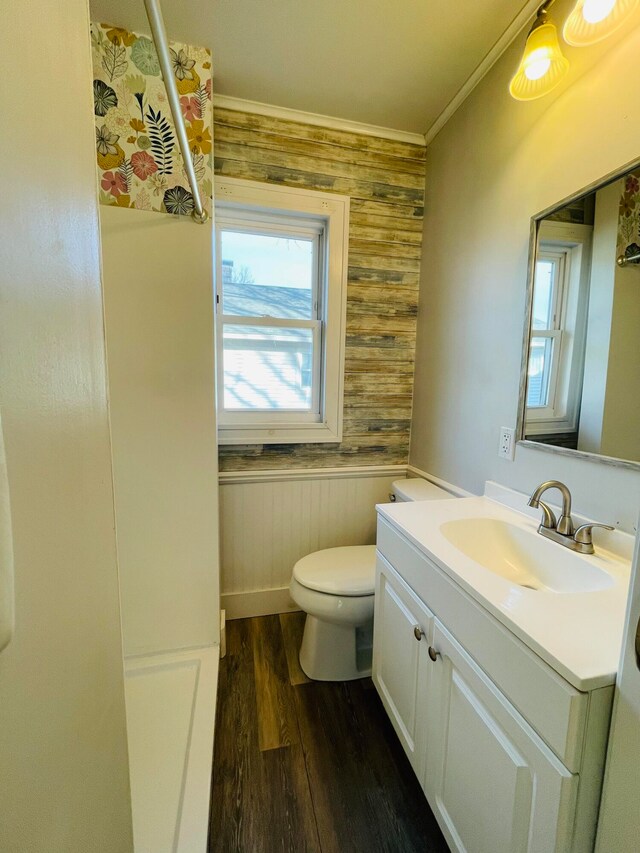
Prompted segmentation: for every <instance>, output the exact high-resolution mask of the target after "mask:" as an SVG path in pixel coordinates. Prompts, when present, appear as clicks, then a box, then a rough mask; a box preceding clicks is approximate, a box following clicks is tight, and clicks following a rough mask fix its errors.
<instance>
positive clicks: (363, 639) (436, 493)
mask: <svg viewBox="0 0 640 853" xmlns="http://www.w3.org/2000/svg"><path fill="white" fill-rule="evenodd" d="M392 488H393V491H392V493H391V494H390V495H389V498H390V499H391V500H392V501H417V500H420V501H427V500H446V499H448V498H453V495H451V494H449V492H445V491H444V490H443V489H440V488H439V487H438V486H435V485H434V484H433V483H429V482H427V481H426V480H421V479H408V480H396V481H395V482H394V483H393V487H392ZM375 577H376V546H375V545H348V546H345V547H341V548H326V549H324V550H322V551H315V552H314V553H312V554H307V556H306V557H303V558H302V559H301V560H298V562H297V563H296V564H295V566H294V567H293V576H292V578H291V584H290V586H289V592H290V594H291V598H292V599H293V600H294V602H295V603H296V604H297V605H298V607H299V608H300V609H301V610H304V611H305V613H306V614H307V617H306V620H305V626H304V635H303V638H302V645H301V647H300V666H301V667H302V669H303V671H304V672H305V673H306V675H307V676H308V677H309V678H312V679H314V680H316V681H352V680H353V679H356V678H365V677H366V676H368V675H371V649H372V643H373V602H374V589H375Z"/></svg>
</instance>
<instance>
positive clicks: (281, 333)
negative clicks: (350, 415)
mask: <svg viewBox="0 0 640 853" xmlns="http://www.w3.org/2000/svg"><path fill="white" fill-rule="evenodd" d="M348 212H349V199H348V198H346V197H344V196H337V195H334V194H333V193H331V194H329V193H319V192H313V191H308V190H300V189H296V188H289V187H277V186H271V185H267V184H257V183H254V182H251V181H242V180H232V179H226V180H223V179H217V180H216V303H217V324H216V326H217V359H218V371H217V382H218V413H219V416H218V422H219V436H220V441H221V443H223V444H224V443H226V444H245V443H291V442H327V441H334V442H336V441H340V440H341V437H342V435H341V431H342V381H343V362H344V336H345V330H344V317H345V307H346V260H347V239H348Z"/></svg>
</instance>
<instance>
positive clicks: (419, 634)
mask: <svg viewBox="0 0 640 853" xmlns="http://www.w3.org/2000/svg"><path fill="white" fill-rule="evenodd" d="M413 636H414V637H415V638H416V640H418V642H420V640H421V639H422V638H423V637H424V631H423V630H422V628H421V627H420V626H419V625H416V626H415V628H414V629H413Z"/></svg>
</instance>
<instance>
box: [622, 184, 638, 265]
mask: <svg viewBox="0 0 640 853" xmlns="http://www.w3.org/2000/svg"><path fill="white" fill-rule="evenodd" d="M617 252H618V255H626V256H629V255H636V254H637V253H638V252H640V172H632V173H631V174H630V175H627V176H626V178H624V179H623V186H622V196H621V197H620V215H619V218H618V249H617Z"/></svg>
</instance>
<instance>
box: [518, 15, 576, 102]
mask: <svg viewBox="0 0 640 853" xmlns="http://www.w3.org/2000/svg"><path fill="white" fill-rule="evenodd" d="M568 68H569V63H568V61H567V60H566V59H565V57H564V56H563V55H562V51H561V50H560V45H559V43H558V34H557V32H556V28H555V26H554V25H553V24H552V23H551V22H550V21H549V20H548V18H547V13H546V11H544V10H543V11H542V12H540V13H539V14H538V17H537V18H536V22H535V23H534V25H533V28H532V29H531V32H530V33H529V35H528V36H527V43H526V45H525V48H524V53H523V55H522V59H521V60H520V65H519V67H518V70H517V71H516V73H515V76H514V77H513V79H512V81H511V83H510V85H509V92H510V93H511V96H512V97H513V98H515V99H516V100H517V101H532V100H533V99H534V98H541V97H542V96H543V95H546V94H547V92H550V91H551V90H552V89H554V88H555V87H556V86H557V85H558V83H559V82H560V80H562V78H563V77H564V75H565V74H566V73H567V70H568Z"/></svg>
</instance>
